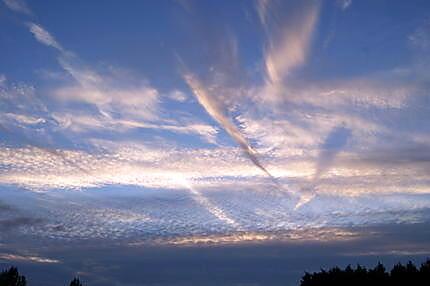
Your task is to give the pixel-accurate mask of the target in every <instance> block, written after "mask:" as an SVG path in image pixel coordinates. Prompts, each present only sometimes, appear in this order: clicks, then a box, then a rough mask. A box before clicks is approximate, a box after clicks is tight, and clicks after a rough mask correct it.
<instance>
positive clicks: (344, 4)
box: [337, 0, 352, 10]
mask: <svg viewBox="0 0 430 286" xmlns="http://www.w3.org/2000/svg"><path fill="white" fill-rule="evenodd" d="M337 4H338V5H339V7H340V8H341V9H342V10H346V9H348V8H349V7H350V6H351V4H352V0H337Z"/></svg>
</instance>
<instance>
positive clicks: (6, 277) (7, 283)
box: [0, 267, 83, 286]
mask: <svg viewBox="0 0 430 286" xmlns="http://www.w3.org/2000/svg"><path fill="white" fill-rule="evenodd" d="M0 286H27V279H26V278H25V276H24V275H20V274H19V272H18V268H16V267H10V268H9V269H7V270H3V271H2V272H0ZM69 286H83V285H82V283H81V281H80V280H79V278H76V277H75V278H74V279H73V280H72V281H71V282H70V284H69Z"/></svg>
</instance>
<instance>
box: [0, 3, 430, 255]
mask: <svg viewBox="0 0 430 286" xmlns="http://www.w3.org/2000/svg"><path fill="white" fill-rule="evenodd" d="M334 3H335V5H332V6H331V4H327V3H322V2H319V1H291V2H289V3H284V2H283V1H266V0H261V1H255V2H246V5H242V6H237V5H235V4H231V5H232V6H231V7H222V8H219V7H215V8H214V7H205V6H204V5H202V4H201V3H198V2H192V1H179V2H178V3H173V4H172V7H173V8H172V9H171V10H169V13H174V15H175V17H172V20H171V21H177V27H179V28H178V29H179V31H178V33H179V34H180V35H181V36H182V37H183V38H184V39H186V40H188V41H192V42H193V43H194V44H193V46H192V47H188V46H184V43H183V42H181V41H180V40H178V39H175V40H172V41H178V42H177V43H176V42H171V41H170V40H169V41H167V43H163V45H168V44H171V45H172V47H171V49H170V48H169V49H167V50H168V56H167V58H169V59H170V60H169V61H168V64H166V59H164V58H165V57H164V56H163V57H164V58H162V57H161V56H160V55H159V54H157V55H158V56H160V59H159V61H160V64H158V63H157V65H156V67H157V68H160V67H159V66H160V65H163V66H168V67H169V70H168V71H166V70H165V68H162V69H161V68H160V70H159V71H160V73H162V75H160V77H158V78H157V76H154V75H153V74H151V72H149V70H157V68H155V67H152V69H151V68H148V69H146V70H145V69H144V70H136V69H134V68H133V69H131V68H130V69H128V68H127V66H126V65H124V66H122V65H121V64H119V63H120V62H121V61H119V63H118V61H117V62H116V64H115V65H113V64H107V62H109V61H108V60H106V61H105V60H104V59H100V58H98V59H97V60H86V59H85V55H87V57H90V56H88V54H87V53H86V52H85V49H91V45H90V43H88V45H87V44H86V43H85V41H84V42H81V43H80V44H79V45H77V44H76V43H74V42H73V40H72V41H71V40H68V34H67V33H68V32H67V31H68V30H67V29H64V30H63V29H62V27H58V28H56V29H55V33H54V32H53V31H54V27H53V26H52V25H51V24H49V21H48V20H46V24H45V22H44V18H43V15H40V16H38V17H36V16H35V13H34V12H33V11H32V9H31V7H30V5H27V4H26V3H25V2H23V1H17V0H4V1H3V3H2V5H3V6H2V9H7V10H5V12H4V13H7V14H8V15H10V16H9V17H10V18H11V19H14V21H15V22H14V23H13V24H11V23H9V24H8V25H9V26H13V27H12V28H13V29H16V30H17V31H19V35H20V36H22V37H23V38H25V41H27V42H30V43H31V45H32V46H34V47H35V48H36V49H39V50H40V51H41V53H44V54H43V55H44V57H46V59H47V61H49V62H50V64H49V65H48V64H47V65H46V67H44V66H42V67H40V66H39V67H38V68H37V69H36V68H35V69H34V70H30V71H29V74H32V76H30V77H29V78H26V79H25V78H19V77H17V79H15V78H14V75H15V74H14V73H13V72H12V71H11V72H10V74H9V72H8V69H7V67H6V68H4V67H3V68H2V70H0V72H1V75H0V111H1V113H0V134H1V135H2V136H1V141H0V184H1V185H2V186H3V187H4V188H5V189H9V190H10V189H13V190H14V191H13V192H23V191H24V190H25V192H27V191H31V192H34V194H33V193H30V194H28V193H26V194H27V195H28V199H29V200H30V201H32V202H36V201H37V204H38V205H40V206H38V207H33V208H32V207H30V205H31V204H30V203H29V204H28V205H24V206H22V208H23V209H25V210H23V211H24V212H25V214H19V215H17V214H13V213H12V214H11V217H10V218H9V220H8V222H12V221H13V220H14V219H15V220H16V221H17V222H18V223H17V227H16V228H14V229H15V230H18V231H20V232H21V233H26V234H29V235H39V236H43V237H46V238H52V239H61V238H63V239H72V238H76V239H77V238H79V239H97V238H103V239H108V238H109V239H126V238H127V239H131V241H132V242H133V243H139V240H143V241H145V240H146V239H147V240H152V241H158V240H163V241H171V242H172V241H173V242H175V241H176V242H178V243H180V242H181V241H184V242H190V241H191V242H192V241H193V240H192V239H190V238H189V237H192V238H195V239H197V238H198V239H200V240H201V241H203V242H205V241H217V239H216V238H213V236H217V237H219V238H221V241H222V240H224V241H230V240H233V241H234V240H254V239H255V240H259V239H261V240H264V239H272V238H274V237H275V238H276V237H282V235H286V233H288V235H289V236H288V238H291V237H292V236H294V234H296V235H297V237H302V236H303V237H306V235H305V232H306V231H307V230H308V229H319V228H336V229H337V228H342V227H350V226H366V225H373V224H378V223H398V222H406V223H412V222H420V221H425V220H427V219H428V213H427V212H426V210H427V209H428V208H429V207H430V197H429V193H430V177H429V172H428V170H429V168H430V125H429V124H427V122H428V121H429V119H430V112H429V111H430V110H429V109H430V104H429V101H430V98H429V78H428V76H427V74H428V71H429V67H430V64H429V63H430V61H429V60H430V58H428V52H429V48H430V45H429V42H430V39H429V37H428V35H429V33H427V32H429V31H430V28H429V21H428V18H425V17H423V19H422V20H420V21H414V22H411V23H408V29H406V30H405V29H403V30H401V29H400V30H399V31H400V32H399V33H398V34H397V35H396V37H397V38H396V43H397V41H398V42H399V43H402V44H401V45H402V47H405V48H404V50H402V53H404V54H405V55H404V58H405V59H406V60H404V61H395V63H396V64H395V65H384V64H383V63H381V64H380V65H379V66H372V65H370V64H369V65H366V64H365V63H362V62H360V59H361V58H360V57H362V56H361V54H359V53H358V54H353V53H352V54H350V55H347V56H349V57H352V58H354V55H355V57H356V59H355V58H354V59H353V60H351V61H350V62H349V65H350V66H351V70H352V71H351V70H342V69H340V70H337V69H336V67H333V66H331V65H330V64H327V63H328V62H330V61H331V60H333V59H332V58H331V57H333V56H332V55H333V53H336V52H339V51H341V52H342V51H344V50H348V49H351V50H353V49H354V48H353V47H348V46H343V45H344V42H343V41H347V40H348V37H347V36H346V35H347V34H348V31H345V30H344V28H343V26H341V24H340V23H339V22H340V21H347V19H346V18H345V17H347V15H345V14H346V13H353V12H354V9H360V7H359V5H355V4H356V3H353V1H337V2H334ZM245 6H246V7H245ZM355 6H357V7H355ZM157 9H158V8H157ZM211 9H215V11H218V10H217V9H219V10H220V11H224V12H223V13H221V14H220V18H219V19H218V18H217V17H213V15H211V13H210V10H211ZM225 11H233V12H232V13H233V14H234V15H235V16H238V15H239V16H240V17H239V19H242V18H243V20H237V21H232V20H231V19H232V18H235V19H236V18H237V17H230V16H231V15H230V16H229V15H226V14H225ZM328 11H333V12H330V13H329V12H328ZM357 13H359V12H357ZM332 14H333V15H332ZM333 19H335V20H333ZM2 21H9V20H2ZM372 21H373V20H372ZM374 21H375V23H378V22H377V19H376V20H374ZM17 23H19V24H17ZM244 23H246V25H245V24H244ZM336 23H337V24H336ZM244 25H245V26H247V25H250V27H251V28H252V33H251V34H252V35H251V34H250V32H249V31H248V30H246V29H245V30H244V28H243V27H244ZM345 25H346V24H345ZM12 28H11V29H12ZM117 28H118V29H121V27H117ZM366 28H368V29H371V27H367V26H366V27H363V29H366ZM51 29H52V30H51ZM378 31H379V32H380V33H381V34H382V35H381V37H382V36H384V33H386V34H388V36H390V35H391V34H390V31H383V30H378ZM1 32H2V33H3V32H4V30H2V31H1ZM158 32H159V33H163V32H166V31H164V30H161V31H158ZM166 33H167V32H166ZM256 35H257V36H256ZM358 36H359V35H358ZM388 36H387V37H388ZM74 37H76V35H75V36H74ZM148 37H149V36H148ZM253 37H255V38H253ZM75 39H76V38H75ZM389 39H390V38H389ZM151 40H153V39H152V38H150V37H149V38H148V39H147V41H148V42H149V43H151V42H150V41H151ZM124 45H127V43H126V42H125V43H124ZM378 45H380V44H379V42H377V41H374V40H372V39H369V42H368V43H366V49H368V50H371V51H375V53H376V54H377V53H378V49H379V48H380V47H379V46H378ZM72 47H76V50H74V49H73V48H72ZM372 49H373V50H372ZM82 51H84V52H82ZM163 51H165V50H163ZM151 52H153V51H151V50H148V51H146V50H144V49H143V50H141V51H139V55H138V57H139V58H146V57H149V58H153V57H155V58H156V59H158V58H157V57H156V56H157V55H155V56H154V55H151ZM16 53H18V51H17V52H16ZM81 53H82V55H81ZM101 54H103V53H101ZM16 56H17V57H20V55H16ZM121 56H122V54H119V55H116V57H119V58H121ZM123 56H125V55H123ZM367 56H368V57H369V61H371V60H374V61H377V56H376V58H372V57H375V56H374V55H373V54H372V53H371V52H369V53H368V55H367ZM339 57H342V54H340V55H339ZM319 66H323V68H326V69H327V71H326V72H322V71H321V69H320V68H319ZM166 82H167V83H166ZM137 190H138V191H137ZM8 192H9V191H8ZM13 192H12V193H13ZM127 192H129V193H130V195H129V196H127V195H126V196H123V194H124V193H127ZM116 193H118V194H116ZM119 194H121V195H119ZM12 197H13V196H12ZM10 203H11V204H16V203H17V201H16V200H15V199H10ZM0 207H1V205H0ZM76 208H79V211H76ZM2 211H4V212H6V211H7V212H8V213H10V210H6V209H4V210H2ZM27 212H28V214H35V217H36V218H37V220H35V221H32V220H25V219H23V218H25V217H26V216H25V215H27ZM19 222H21V223H19ZM0 223H1V224H0V227H7V226H6V225H7V222H6V221H2V222H0ZM2 225H3V226H2ZM10 229H12V228H11V227H10ZM10 229H9V230H8V231H11V230H10ZM342 235H345V236H346V237H350V236H352V235H353V234H350V233H346V234H345V233H344V234H340V236H342ZM322 236H323V235H322ZM142 237H143V238H142ZM138 238H140V239H138ZM198 239H197V240H198ZM5 255H6V254H5ZM8 255H9V254H8ZM16 257H18V256H16ZM16 257H15V258H16ZM18 258H19V257H18ZM18 258H17V259H18Z"/></svg>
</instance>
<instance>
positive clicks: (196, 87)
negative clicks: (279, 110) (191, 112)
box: [184, 73, 274, 178]
mask: <svg viewBox="0 0 430 286" xmlns="http://www.w3.org/2000/svg"><path fill="white" fill-rule="evenodd" d="M184 79H185V81H186V82H187V84H188V86H189V87H190V89H191V90H192V91H193V93H194V95H195V96H196V98H197V100H198V101H199V103H200V104H201V105H202V106H203V108H204V109H205V110H206V112H207V113H208V114H209V115H210V116H211V117H212V118H213V119H214V120H215V121H216V122H218V123H219V124H220V125H221V126H222V127H223V128H224V130H225V131H226V132H227V133H228V134H229V135H230V137H231V138H232V139H233V140H234V141H235V142H236V143H237V144H238V145H239V146H240V148H241V149H242V151H243V152H244V153H245V155H246V156H247V157H248V158H249V159H250V160H251V161H252V163H253V164H254V165H255V166H257V167H258V168H259V169H260V170H262V171H263V172H264V173H266V174H267V175H268V176H269V177H271V178H274V177H273V176H272V175H271V174H270V172H269V171H268V170H267V169H266V168H265V167H264V166H263V165H262V164H261V163H260V161H259V160H258V158H257V153H256V151H255V150H254V149H253V148H252V147H251V145H249V143H248V142H247V140H246V139H245V137H243V135H242V134H241V132H240V131H239V129H238V128H237V127H236V126H235V125H234V124H233V123H232V122H231V121H230V120H229V119H228V118H227V116H226V115H225V114H224V112H223V111H222V108H221V106H220V104H219V103H218V102H217V101H216V100H215V99H214V98H212V97H211V96H210V95H209V93H208V91H207V90H205V89H204V87H203V86H202V85H201V83H200V82H199V81H198V80H197V78H196V77H195V76H194V75H192V74H190V73H188V74H185V75H184Z"/></svg>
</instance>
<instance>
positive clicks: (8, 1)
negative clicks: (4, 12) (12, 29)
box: [3, 0, 32, 15]
mask: <svg viewBox="0 0 430 286" xmlns="http://www.w3.org/2000/svg"><path fill="white" fill-rule="evenodd" d="M3 3H4V4H5V5H6V6H7V7H8V8H9V9H11V10H13V11H15V12H18V13H23V14H27V15H31V14H32V12H31V10H30V8H29V7H28V5H27V3H25V2H24V1H23V0H3Z"/></svg>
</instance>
